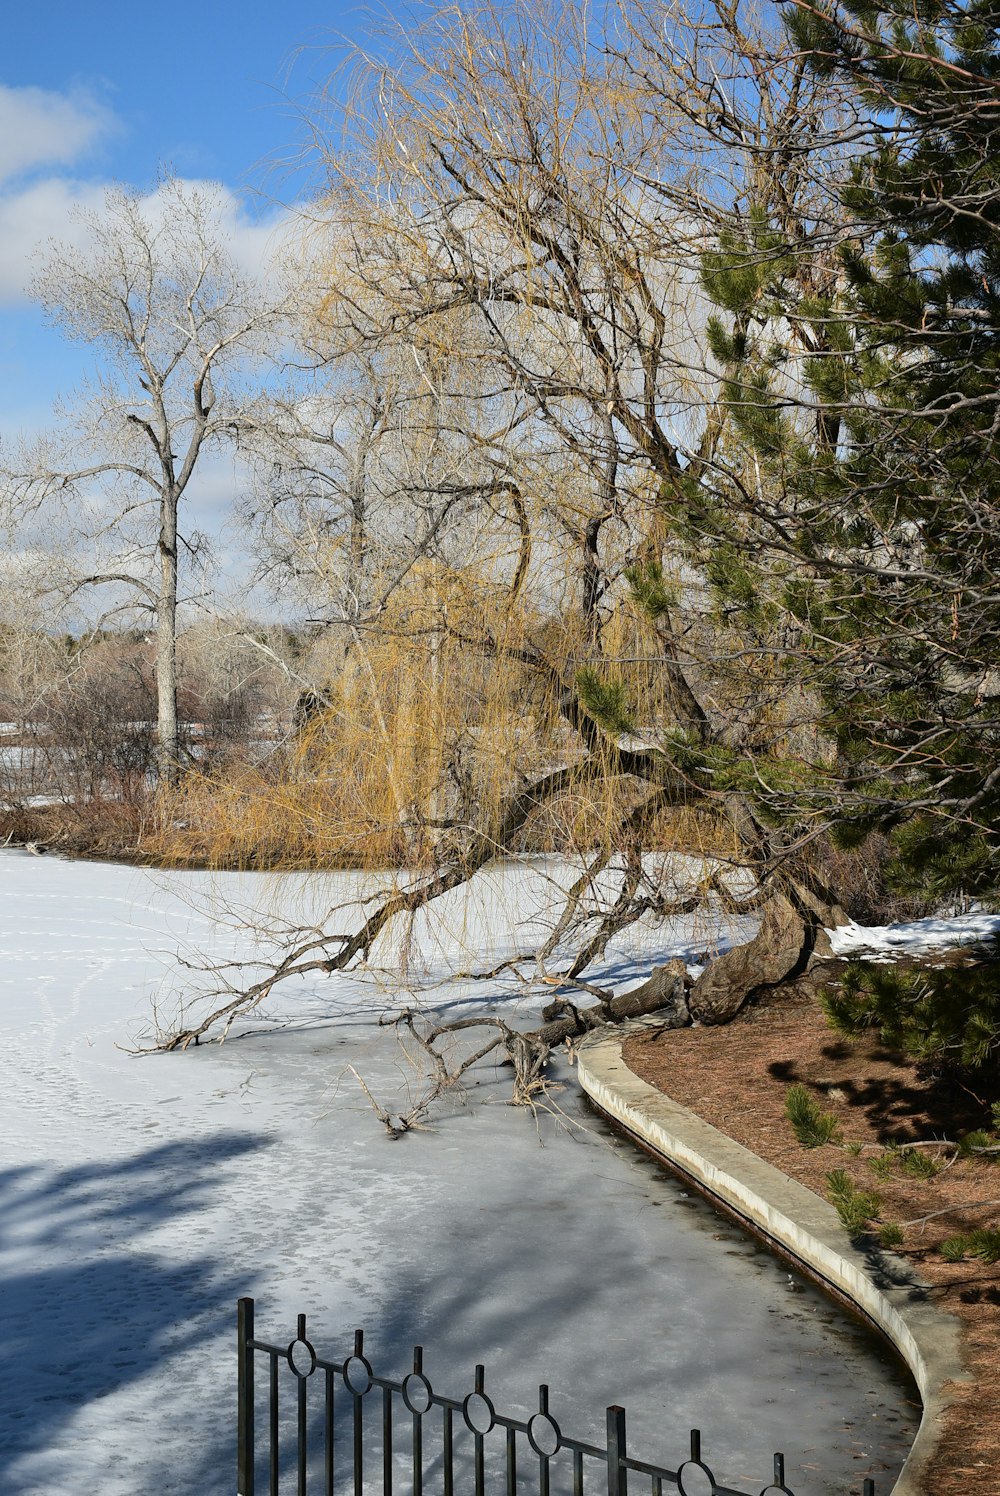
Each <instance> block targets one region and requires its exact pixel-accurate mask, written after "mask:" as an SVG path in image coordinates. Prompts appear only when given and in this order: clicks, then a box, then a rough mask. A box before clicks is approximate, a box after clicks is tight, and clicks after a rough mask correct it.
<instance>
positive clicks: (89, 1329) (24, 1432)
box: [0, 1132, 267, 1496]
mask: <svg viewBox="0 0 1000 1496" xmlns="http://www.w3.org/2000/svg"><path fill="white" fill-rule="evenodd" d="M266 1142H267V1140H266V1139H264V1138H261V1137H255V1136H249V1137H248V1136H246V1135H239V1134H234V1133H231V1132H219V1133H215V1134H213V1135H211V1136H208V1137H203V1138H199V1139H193V1140H183V1141H178V1142H172V1143H169V1144H166V1145H164V1146H160V1147H156V1148H151V1149H149V1150H147V1151H144V1152H142V1153H139V1154H135V1155H132V1156H130V1157H128V1158H125V1159H118V1160H101V1161H98V1162H93V1163H88V1164H85V1165H81V1166H79V1167H74V1168H66V1169H51V1168H47V1167H41V1166H39V1167H19V1168H11V1169H7V1170H5V1171H3V1172H0V1253H2V1256H0V1262H2V1263H3V1273H2V1279H0V1282H2V1289H3V1292H2V1296H0V1385H2V1396H0V1489H2V1490H3V1491H4V1492H5V1493H6V1496H22V1493H23V1496H27V1493H29V1492H30V1493H32V1496H36V1493H37V1496H41V1493H42V1492H45V1493H46V1496H50V1493H54V1492H58V1491H63V1490H68V1489H91V1490H97V1489H100V1490H101V1491H102V1492H105V1491H107V1492H110V1491H118V1490H140V1489H144V1490H157V1491H167V1490H174V1489H176V1490H178V1491H182V1490H183V1491H188V1492H195V1491H197V1492H199V1493H205V1496H207V1493H209V1492H212V1491H214V1490H218V1491H220V1492H221V1491H223V1490H225V1489H227V1487H229V1486H231V1483H232V1480H231V1479H230V1481H229V1482H226V1483H222V1482H220V1481H219V1479H218V1474H219V1463H220V1462H219V1454H218V1450H217V1449H215V1448H212V1446H213V1445H215V1444H217V1441H218V1435H219V1432H220V1423H219V1418H218V1413H219V1411H220V1405H223V1404H224V1406H225V1419H224V1423H223V1424H222V1425H221V1426H224V1427H227V1429H228V1426H229V1425H231V1414H230V1408H229V1405H230V1403H231V1401H232V1396H231V1388H230V1385H229V1383H230V1382H231V1368H230V1367H229V1365H228V1364H227V1361H226V1359H225V1358H224V1357H223V1356H219V1358H218V1359H219V1366H220V1373H219V1390H220V1397H219V1400H218V1404H217V1405H216V1406H213V1407H206V1408H205V1409H204V1410H203V1412H204V1417H203V1419H202V1424H203V1426H202V1427H200V1428H199V1427H191V1426H190V1420H188V1419H186V1423H185V1427H183V1428H179V1429H178V1430H177V1439H176V1445H175V1447H173V1448H169V1449H168V1448H162V1447H157V1442H158V1441H157V1440H156V1439H155V1438H153V1437H152V1420H151V1419H150V1418H149V1414H150V1412H151V1411H152V1410H153V1409H154V1408H155V1406H156V1404H157V1402H158V1401H161V1400H162V1380H161V1381H160V1382H156V1381H154V1380H152V1379H155V1378H156V1377H157V1376H159V1378H161V1379H162V1376H163V1371H164V1366H165V1363H167V1362H171V1361H174V1360H175V1358H182V1357H184V1356H185V1355H187V1354H190V1353H198V1352H201V1353H211V1349H212V1348H213V1347H214V1346H215V1345H217V1344H218V1337H220V1336H224V1337H225V1341H226V1343H227V1349H228V1342H230V1341H231V1338H232V1304H233V1302H234V1299H235V1297H236V1296H237V1294H238V1293H240V1292H246V1291H247V1285H246V1283H245V1282H243V1281H240V1280H239V1279H238V1277H237V1274H236V1272H235V1270H234V1268H233V1265H232V1264H229V1263H225V1262H222V1261H219V1260H217V1259H216V1258H214V1257H213V1256H212V1255H210V1254H208V1253H204V1252H202V1253H198V1252H192V1253H189V1254H186V1255H183V1256H178V1255H177V1241H176V1237H174V1238H163V1237H161V1238H160V1241H161V1245H160V1246H159V1247H158V1246H157V1244H156V1233H157V1232H160V1231H162V1230H163V1229H164V1228H169V1227H170V1225H171V1224H172V1223H176V1222H177V1221H178V1219H179V1218H182V1217H190V1216H193V1215H195V1214H196V1213H197V1212H198V1211H199V1209H200V1208H202V1207H203V1206H204V1205H207V1203H208V1202H209V1200H210V1198H211V1196H212V1194H213V1192H214V1191H215V1190H216V1189H217V1188H218V1185H219V1181H220V1178H221V1177H222V1176H223V1175H224V1174H225V1173H226V1171H227V1168H228V1166H230V1165H234V1164H236V1163H237V1162H238V1161H239V1160H240V1159H241V1158H242V1157H243V1156H244V1155H246V1154H247V1153H250V1152H252V1151H255V1150H257V1149H259V1148H261V1147H263V1146H265V1145H266ZM165 1241H166V1242H168V1243H169V1245H164V1244H163V1243H164V1242H165ZM168 1254H169V1255H168ZM176 1364H177V1366H178V1368H179V1372H178V1374H179V1375H183V1370H182V1368H183V1365H184V1362H183V1360H182V1359H177V1360H176ZM185 1411H186V1413H187V1407H185ZM144 1412H145V1415H146V1417H145V1418H144V1416H143V1415H144ZM123 1421H124V1422H127V1423H128V1424H129V1425H131V1429H130V1432H131V1437H130V1438H129V1439H128V1440H127V1444H126V1447H127V1448H129V1453H128V1454H127V1455H124V1456H123V1454H122V1453H121V1448H122V1443H121V1439H120V1433H121V1425H122V1423H123ZM102 1426H103V1427H104V1428H105V1429H106V1430H107V1435H108V1442H107V1445H106V1446H105V1447H104V1448H102V1443H101V1430H102ZM161 1426H162V1425H161ZM112 1431H114V1435H115V1436H114V1437H113V1438H112ZM231 1440H232V1434H231V1433H230V1432H227V1435H226V1442H227V1444H230V1443H231ZM209 1450H211V1453H209ZM133 1451H134V1460H133V1458H132V1452H133ZM229 1463H230V1462H229V1461H228V1460H226V1462H225V1466H226V1467H229ZM171 1471H172V1472H174V1474H173V1476H168V1474H167V1472H171ZM68 1472H73V1473H74V1477H75V1478H72V1477H71V1478H69V1479H68V1478H67V1477H68ZM213 1472H214V1474H213ZM77 1479H79V1484H77ZM116 1481H117V1482H118V1484H116V1483H115V1482H116ZM173 1482H176V1484H174V1483H173Z"/></svg>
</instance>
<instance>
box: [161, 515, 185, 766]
mask: <svg viewBox="0 0 1000 1496" xmlns="http://www.w3.org/2000/svg"><path fill="white" fill-rule="evenodd" d="M159 552H160V591H159V598H158V601H157V608H156V767H157V773H158V775H159V780H160V783H161V784H174V783H175V782H176V780H177V770H178V758H179V754H180V743H179V736H178V731H177V498H176V496H175V495H174V494H172V493H167V494H165V495H164V497H163V499H162V500H161V503H160V539H159Z"/></svg>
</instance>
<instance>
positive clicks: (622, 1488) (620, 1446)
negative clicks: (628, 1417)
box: [608, 1407, 628, 1496]
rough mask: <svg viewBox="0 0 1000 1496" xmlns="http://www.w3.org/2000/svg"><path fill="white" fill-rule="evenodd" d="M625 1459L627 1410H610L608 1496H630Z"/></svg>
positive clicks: (615, 1408)
mask: <svg viewBox="0 0 1000 1496" xmlns="http://www.w3.org/2000/svg"><path fill="white" fill-rule="evenodd" d="M624 1458H625V1409H624V1408H618V1407H612V1408H609V1409H608V1496H628V1471H627V1470H626V1469H625V1466H624V1465H623V1463H622V1461H623V1460H624Z"/></svg>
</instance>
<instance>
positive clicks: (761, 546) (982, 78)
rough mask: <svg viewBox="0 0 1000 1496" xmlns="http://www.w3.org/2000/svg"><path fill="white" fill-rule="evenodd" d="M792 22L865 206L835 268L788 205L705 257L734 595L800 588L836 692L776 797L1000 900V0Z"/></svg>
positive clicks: (712, 521) (787, 605)
mask: <svg viewBox="0 0 1000 1496" xmlns="http://www.w3.org/2000/svg"><path fill="white" fill-rule="evenodd" d="M789 26H790V29H791V30H792V32H793V34H794V36H795V39H796V41H797V42H798V44H799V45H800V46H801V47H802V48H803V50H804V51H805V52H807V53H808V54H809V56H810V59H811V63H812V65H813V66H814V67H815V68H817V69H819V70H821V71H824V72H826V73H828V74H829V75H830V76H831V77H832V78H834V79H839V80H840V82H841V83H842V85H843V86H844V89H845V96H846V97H847V98H848V99H849V101H850V105H851V109H852V113H853V119H852V123H851V126H850V134H851V137H852V139H853V140H854V141H855V142H856V143H857V142H859V141H861V142H863V148H862V149H861V151H860V154H859V156H858V159H857V161H856V163H855V165H854V167H853V170H852V172H851V174H850V179H849V180H848V181H847V182H846V183H844V184H843V186H842V188H841V194H840V195H841V200H842V203H843V204H844V205H846V206H847V207H848V208H849V209H850V211H851V217H852V222H851V226H850V230H849V232H848V233H847V234H844V235H842V236H841V238H840V242H839V244H838V246H837V257H838V262H839V268H838V272H837V274H836V276H835V278H834V280H833V283H832V284H828V285H827V286H826V287H825V288H823V289H821V290H820V291H819V292H818V293H817V290H816V278H815V277H811V276H810V274H809V273H808V268H806V269H805V270H804V269H803V266H802V264H801V260H797V259H796V255H795V249H794V246H793V245H791V244H785V245H782V244H781V243H780V234H779V232H778V229H777V226H775V225H766V224H765V225H758V226H757V228H756V230H755V236H754V238H753V240H752V241H751V239H750V238H749V237H748V236H747V235H745V234H744V236H743V239H742V241H741V242H739V243H736V242H734V243H729V244H723V245H722V246H721V247H720V250H719V251H718V252H717V253H716V254H715V255H713V256H712V257H711V258H710V259H706V260H705V261H704V263H703V272H702V279H703V284H704V286H705V288H706V290H707V291H708V293H709V295H710V296H711V297H712V299H713V300H714V301H715V303H716V305H717V306H718V307H719V308H720V312H719V315H717V317H716V318H715V319H713V322H712V324H711V326H710V329H709V333H710V338H711V340H712V348H713V353H714V355H715V357H716V358H717V359H718V360H719V361H720V363H721V364H722V365H723V367H724V368H725V370H726V398H727V401H728V403H729V406H730V409H731V411H732V414H733V416H734V419H735V424H736V426H737V428H738V430H739V432H740V439H741V453H742V463H743V469H744V471H745V470H746V469H747V468H748V467H749V466H751V465H756V469H757V471H759V472H762V473H763V474H764V477H763V480H762V481H761V482H759V483H758V485H757V486H756V488H753V487H751V486H750V485H748V484H747V482H746V481H745V478H744V479H743V480H742V481H740V474H739V472H738V471H737V462H736V460H735V459H734V461H733V463H732V465H731V467H730V469H729V471H728V472H722V473H720V475H719V478H718V481H717V483H716V502H715V505H714V508H713V507H711V506H709V508H708V509H707V510H706V511H705V512H704V513H703V515H702V518H701V523H702V525H703V526H704V527H707V528H708V529H709V530H711V531H712V532H713V533H714V534H715V535H716V536H717V538H718V544H717V546H716V548H715V550H714V553H713V565H714V580H715V582H716V585H717V587H718V588H719V590H720V593H721V594H722V595H723V596H724V597H725V598H726V600H727V602H728V605H729V607H730V608H731V609H737V610H738V609H740V608H743V609H744V610H746V609H748V608H750V607H755V608H759V607H760V599H761V597H762V596H767V597H768V598H769V600H770V601H771V602H775V601H777V602H778V603H779V604H780V606H781V607H782V609H783V610H784V611H785V613H786V616H787V618H788V620H789V623H790V625H791V627H792V628H793V629H794V637H795V648H794V650H789V652H788V655H787V658H786V662H785V668H786V669H787V671H788V673H789V677H790V680H797V681H798V682H799V685H800V687H801V688H802V689H807V690H809V691H810V692H812V693H814V696H815V699H816V701H817V704H818V707H819V712H820V725H821V728H822V735H823V737H824V738H825V740H826V741H827V743H828V744H829V745H830V748H829V752H828V753H827V755H826V756H825V757H824V755H823V754H822V753H821V754H819V755H818V756H817V758H816V760H815V762H814V763H812V764H811V765H810V766H809V767H810V772H809V773H807V774H800V775H798V776H794V775H793V776H790V777H786V779H785V781H784V782H776V781H775V779H774V777H773V776H772V778H771V779H770V780H768V781H767V786H766V791H765V792H764V793H765V798H766V799H767V800H768V802H769V808H770V810H771V812H772V813H778V814H781V815H783V816H784V817H785V818H786V819H788V820H790V821H796V820H797V821H798V824H800V825H802V824H806V825H808V824H813V825H819V824H821V823H826V824H828V825H829V826H830V827H831V828H832V835H833V836H834V837H835V838H836V839H838V840H839V841H840V842H841V843H842V844H846V845H850V844H857V843H859V842H861V841H863V840H864V839H865V837H867V836H868V835H869V833H871V832H873V831H876V830H877V831H880V832H882V833H888V834H889V835H890V837H891V842H892V846H893V849H894V855H893V859H892V864H891V866H890V868H889V875H890V877H891V878H892V879H893V880H894V882H895V883H896V885H897V886H899V887H901V888H905V889H908V890H912V891H919V892H921V893H922V894H924V895H925V896H927V897H929V898H931V899H932V900H938V901H941V900H952V899H953V898H954V896H955V895H956V894H958V893H961V894H964V895H974V896H978V897H981V898H987V899H989V898H994V897H996V895H997V892H998V889H1000V755H998V749H1000V459H998V446H997V442H998V434H1000V377H998V376H1000V77H998V75H1000V36H998V26H1000V8H998V6H996V5H995V4H989V3H954V0H943V3H942V0H917V3H916V4H912V3H910V0H907V3H905V4H903V3H899V4H896V3H894V0H888V3H887V0H875V3H869V0H844V3H843V4H837V5H823V4H819V5H817V6H813V5H811V4H810V5H808V6H807V5H805V4H804V3H803V4H801V5H800V7H799V9H798V10H797V12H796V13H795V14H794V16H793V17H792V18H791V20H790V21H789ZM789 265H791V266H792V269H791V271H790V270H789ZM778 318H784V319H785V321H786V323H788V324H790V325H791V326H792V327H793V328H795V329H797V331H798V334H799V341H800V346H801V347H802V348H803V350H804V353H803V357H802V358H801V360H800V361H799V363H798V365H797V366H795V367H794V368H792V367H791V366H790V365H789V362H788V360H787V358H786V357H784V356H782V355H780V354H775V352H774V351H773V350H772V348H771V347H770V346H769V345H768V341H767V337H766V335H765V330H766V328H767V327H768V326H769V325H770V326H773V325H774V322H775V320H776V319H778ZM748 328H756V329H757V334H756V336H755V337H754V336H749V337H748V335H747V329H748ZM751 538H752V541H753V545H754V546H755V547H756V555H755V556H753V555H752V554H751V549H750V546H749V545H748V540H750V539H751ZM748 572H750V573H752V578H751V580H750V581H749V582H748V579H747V573H748ZM741 573H742V575H741ZM734 576H735V578H736V580H735V581H734ZM746 598H752V602H751V601H743V600H742V599H746ZM956 981H960V979H959V978H955V979H952V980H951V981H950V985H949V992H950V993H952V994H953V995H952V996H951V997H949V1002H951V1003H952V1005H953V1006H954V991H955V982H956ZM980 987H981V984H978V983H975V982H972V981H970V982H969V983H968V984H967V987H966V989H965V991H966V995H965V997H964V998H962V996H961V993H959V996H958V1006H959V1009H960V1010H961V1012H962V1013H964V1015H965V1016H964V1017H962V1018H960V1020H959V1021H957V1022H955V1023H952V1024H951V1025H950V1027H949V1034H948V1040H947V1045H946V1046H944V1045H943V1046H942V1051H943V1049H944V1048H945V1047H946V1048H947V1049H948V1051H949V1053H951V1054H952V1055H955V1054H958V1055H965V1056H966V1057H968V1056H969V1055H970V1054H971V1053H972V1052H973V1051H974V1052H975V1053H976V1054H977V1055H979V1056H982V1055H984V1054H986V1053H990V1054H992V1053H993V1050H994V1045H993V1044H992V1043H991V1042H988V1041H987V1042H986V1044H985V1048H984V1045H983V1042H982V1035H983V1033H984V1032H985V1030H991V1031H992V1032H994V1033H1000V1016H998V1015H997V1014H996V1013H995V1012H994V1008H993V1006H992V1005H991V1004H989V1003H988V1002H984V1000H983V994H982V992H981V991H980ZM880 1000H882V1001H883V1005H884V993H883V994H882V998H881V999H880ZM963 1003H964V1008H963V1006H962V1005H963ZM855 1006H857V1004H855ZM876 1006H877V1005H876ZM869 1021H870V1020H869ZM963 1026H967V1027H968V1029H969V1033H970V1035H971V1034H975V1035H976V1036H977V1039H976V1043H975V1044H973V1045H971V1047H970V1046H969V1045H964V1044H963V1040H962V1033H961V1030H962V1028H963ZM926 1028H927V1033H926V1034H924V1035H923V1036H922V1037H921V1036H919V1035H918V1036H915V1037H914V1043H916V1044H922V1045H924V1048H923V1050H922V1051H921V1052H923V1053H925V1054H926V1053H928V1051H929V1050H933V1047H934V1046H933V1034H932V1033H931V1028H932V1024H931V1021H930V1018H928V1023H927V1025H926Z"/></svg>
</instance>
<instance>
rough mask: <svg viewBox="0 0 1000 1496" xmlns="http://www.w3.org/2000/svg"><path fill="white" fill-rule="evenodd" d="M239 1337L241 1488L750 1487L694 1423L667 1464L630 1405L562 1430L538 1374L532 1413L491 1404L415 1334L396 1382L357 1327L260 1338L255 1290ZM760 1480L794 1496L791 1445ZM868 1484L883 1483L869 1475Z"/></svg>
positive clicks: (470, 1493) (655, 1495)
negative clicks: (441, 1381) (346, 1347)
mask: <svg viewBox="0 0 1000 1496" xmlns="http://www.w3.org/2000/svg"><path fill="white" fill-rule="evenodd" d="M238 1337H239V1415H238V1456H237V1459H238V1476H237V1491H238V1496H264V1492H265V1490H266V1491H267V1493H268V1496H281V1493H282V1492H287V1493H290V1492H292V1491H294V1492H295V1493H296V1496H309V1493H312V1496H320V1493H322V1496H394V1493H397V1496H424V1493H425V1492H427V1493H428V1496H429V1493H431V1492H434V1493H435V1496H437V1493H440V1496H518V1493H521V1496H528V1493H532V1496H535V1493H537V1496H629V1492H630V1491H631V1492H632V1496H640V1493H644V1492H647V1491H648V1492H650V1493H651V1496H664V1493H665V1492H674V1491H676V1492H679V1493H680V1496H748V1493H747V1491H746V1490H745V1489H744V1490H742V1491H738V1490H736V1489H735V1488H734V1487H732V1486H727V1485H723V1484H722V1483H721V1482H720V1481H718V1480H716V1478H715V1476H714V1474H713V1473H712V1471H711V1469H710V1468H709V1466H708V1465H707V1464H706V1463H705V1461H704V1460H703V1458H702V1453H701V1434H700V1433H699V1431H698V1430H697V1429H692V1430H691V1432H690V1435H689V1439H688V1445H689V1451H688V1456H687V1458H686V1459H685V1460H684V1461H683V1462H682V1463H681V1464H679V1465H678V1467H677V1468H676V1469H669V1468H668V1467H666V1466H659V1465H651V1464H649V1463H648V1462H647V1461H645V1460H640V1459H636V1458H635V1456H634V1455H632V1454H630V1453H629V1450H628V1445H627V1441H626V1424H625V1409H624V1408H619V1407H611V1408H608V1410H607V1438H606V1441H605V1443H604V1444H603V1445H597V1444H591V1443H588V1442H586V1441H585V1440H582V1439H574V1438H571V1437H570V1436H569V1435H568V1434H566V1433H564V1431H563V1429H562V1428H561V1426H560V1425H559V1424H558V1423H557V1422H556V1420H555V1418H554V1417H553V1416H552V1414H551V1412H550V1410H549V1389H548V1387H545V1386H542V1387H539V1389H538V1411H537V1412H536V1413H534V1414H532V1416H531V1417H530V1418H528V1419H527V1420H526V1421H525V1420H522V1419H519V1418H512V1417H508V1416H506V1415H505V1414H503V1413H499V1412H497V1409H496V1407H495V1406H494V1404H493V1401H492V1400H491V1398H490V1397H489V1395H488V1394H487V1392H486V1383H485V1372H484V1369H483V1367H482V1366H477V1367H476V1371H475V1378H474V1382H473V1388H472V1391H471V1392H469V1393H468V1394H467V1395H466V1396H465V1397H460V1398H456V1397H447V1396H444V1395H442V1394H441V1393H438V1392H435V1391H434V1389H433V1387H432V1386H431V1383H430V1381H429V1379H428V1377H427V1374H426V1373H425V1371H424V1365H423V1350H422V1349H421V1347H420V1346H417V1347H416V1348H415V1350H414V1352H413V1370H412V1371H411V1372H409V1373H408V1374H407V1375H406V1376H405V1377H404V1378H403V1379H402V1381H399V1382H397V1381H393V1380H392V1378H391V1377H383V1376H378V1375H376V1373H375V1371H374V1370H373V1368H372V1365H371V1363H370V1361H369V1360H368V1358H367V1357H366V1356H365V1353H364V1336H363V1333H362V1331H361V1330H357V1331H356V1332H355V1336H354V1348H353V1350H352V1352H351V1354H350V1355H349V1356H348V1357H347V1358H346V1359H345V1360H343V1361H330V1360H326V1359H324V1358H323V1357H322V1356H319V1355H317V1353H316V1350H315V1348H314V1347H313V1345H312V1344H311V1342H310V1341H309V1339H308V1337H307V1335H306V1317H305V1315H304V1314H300V1315H299V1317H298V1325H297V1328H296V1333H295V1338H294V1339H293V1340H292V1341H291V1342H290V1343H289V1344H288V1345H285V1346H280V1345H271V1344H269V1343H268V1342H267V1341H265V1340H258V1339H257V1337H256V1335H255V1333H254V1301H253V1299H240V1301H239V1309H238ZM260 1363H263V1365H264V1367H266V1375H265V1377H264V1378H262V1379H261V1382H260V1384H258V1379H257V1376H256V1371H257V1367H258V1364H260ZM264 1408H266V1414H265V1417H264V1419H263V1420H261V1421H260V1428H259V1434H260V1437H258V1422H259V1420H258V1412H259V1411H261V1410H262V1409H264ZM258 1475H262V1476H263V1480H261V1481H260V1482H258V1479H257V1477H258ZM630 1477H633V1478H632V1479H630ZM854 1489H855V1490H856V1489H857V1488H856V1487H855V1488H854ZM758 1492H759V1496H794V1493H793V1492H792V1491H790V1490H789V1487H788V1486H787V1485H786V1484H785V1461H784V1456H783V1455H781V1454H776V1455H775V1456H774V1468H773V1471H772V1478H771V1480H770V1482H768V1483H766V1484H765V1485H764V1487H763V1488H760V1487H756V1488H755V1490H754V1492H753V1493H752V1496H758ZM863 1496H875V1482H874V1481H873V1480H865V1482H864V1485H863Z"/></svg>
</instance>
